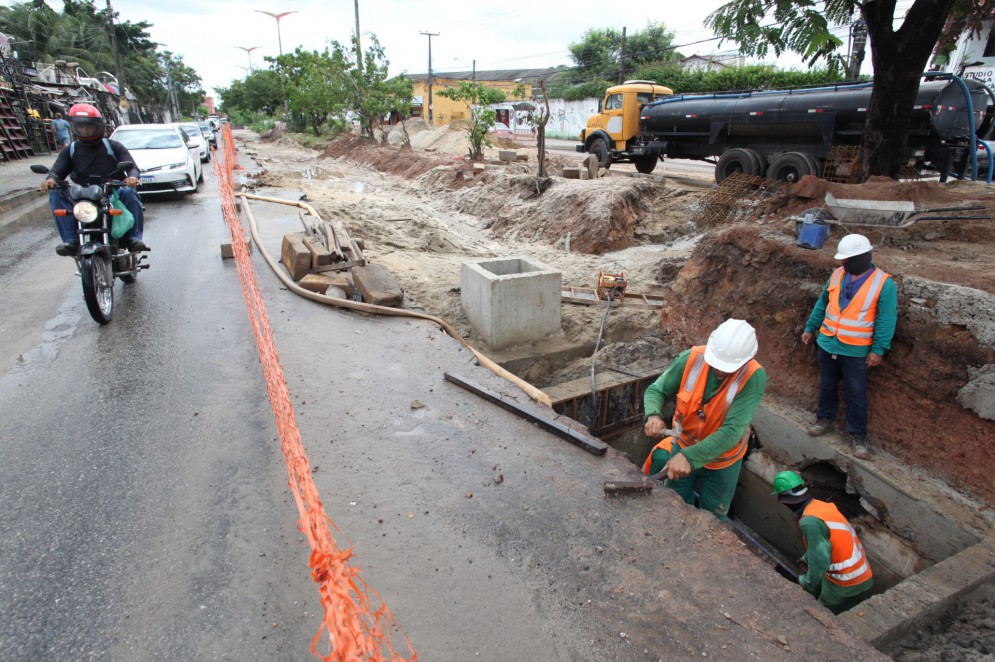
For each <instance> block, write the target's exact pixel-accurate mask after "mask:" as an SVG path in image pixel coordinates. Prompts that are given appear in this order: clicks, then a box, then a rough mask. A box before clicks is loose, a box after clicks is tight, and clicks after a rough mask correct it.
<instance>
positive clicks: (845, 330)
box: [820, 267, 889, 347]
mask: <svg viewBox="0 0 995 662" xmlns="http://www.w3.org/2000/svg"><path fill="white" fill-rule="evenodd" d="M844 273H846V272H845V271H844V269H843V267H839V268H837V269H836V271H834V272H833V275H832V276H831V277H830V278H829V304H828V305H827V306H826V316H825V318H824V319H823V320H822V328H821V329H820V331H821V332H822V333H823V334H825V335H827V336H836V337H837V338H839V341H840V342H842V343H845V344H847V345H863V346H867V347H870V346H871V344H873V342H874V320H875V319H877V316H878V297H880V296H881V288H882V287H884V282H885V280H887V279H888V278H889V276H888V274H886V273H885V272H884V271H882V270H881V269H878V268H877V267H874V270H873V271H872V272H871V274H870V275H869V276H868V277H867V280H865V281H864V283H863V285H861V286H860V289H858V290H857V294H856V295H855V296H854V297H853V299H851V300H850V303H849V304H847V306H846V309H845V310H843V311H841V310H840V290H841V289H842V288H843V275H844Z"/></svg>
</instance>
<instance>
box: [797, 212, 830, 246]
mask: <svg viewBox="0 0 995 662" xmlns="http://www.w3.org/2000/svg"><path fill="white" fill-rule="evenodd" d="M827 237H829V225H828V224H827V223H826V222H825V221H823V220H822V219H817V218H815V216H814V214H805V222H804V223H802V224H801V227H800V228H799V230H798V245H799V246H801V247H802V248H808V249H811V250H819V249H820V248H822V247H823V246H825V244H826V238H827Z"/></svg>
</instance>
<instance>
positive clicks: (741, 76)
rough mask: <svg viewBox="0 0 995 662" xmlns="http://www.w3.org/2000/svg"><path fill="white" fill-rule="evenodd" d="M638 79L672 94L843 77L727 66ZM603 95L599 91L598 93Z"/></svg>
mask: <svg viewBox="0 0 995 662" xmlns="http://www.w3.org/2000/svg"><path fill="white" fill-rule="evenodd" d="M635 75H636V77H637V78H639V79H642V80H655V81H657V82H658V83H659V84H660V85H666V86H667V87H669V88H670V89H672V90H673V91H674V92H675V93H676V94H689V93H696V92H720V91H726V90H775V89H783V88H787V87H805V86H807V85H824V84H827V83H837V82H839V81H841V80H843V76H842V75H841V74H840V73H839V72H837V71H833V70H831V69H812V70H809V71H796V70H790V71H784V70H781V69H778V68H777V67H774V66H771V65H750V66H746V67H727V68H725V69H719V70H717V71H688V70H686V69H682V68H681V67H679V66H674V65H669V66H659V67H645V68H643V69H639V70H638V71H637V72H636V73H635ZM602 93H603V92H602Z"/></svg>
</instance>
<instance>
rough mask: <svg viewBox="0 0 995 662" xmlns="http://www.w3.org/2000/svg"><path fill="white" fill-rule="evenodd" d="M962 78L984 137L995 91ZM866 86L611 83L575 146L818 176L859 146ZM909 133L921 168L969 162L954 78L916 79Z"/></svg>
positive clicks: (911, 157)
mask: <svg viewBox="0 0 995 662" xmlns="http://www.w3.org/2000/svg"><path fill="white" fill-rule="evenodd" d="M964 83H965V85H966V86H967V89H968V90H969V93H970V96H971V99H972V102H973V105H974V125H975V134H976V135H977V136H978V137H979V138H986V137H987V136H988V135H989V133H990V132H991V129H992V124H993V117H995V116H993V108H995V107H993V99H992V98H991V95H990V92H989V91H988V90H986V88H985V87H984V86H982V85H980V84H978V83H977V82H975V81H971V80H968V81H964ZM871 88H872V83H869V82H858V83H847V84H837V85H831V86H822V87H817V88H795V89H790V90H774V91H759V92H727V93H723V92H720V93H716V94H694V95H675V94H673V93H672V92H671V90H670V89H669V88H666V87H663V86H661V85H657V84H655V83H653V82H652V81H627V82H626V83H624V84H622V85H618V86H615V87H611V88H609V89H608V90H607V92H606V95H605V98H604V100H603V102H602V103H601V104H600V105H601V110H600V112H599V113H598V114H597V115H593V116H591V117H590V118H589V119H588V123H587V128H586V129H584V130H582V131H581V133H580V140H581V144H580V145H578V146H577V151H578V152H589V153H591V154H595V155H597V157H598V160H599V161H600V163H601V166H602V167H604V168H608V167H610V166H611V164H612V162H617V163H632V164H634V165H635V167H636V170H638V171H639V172H642V173H650V172H652V171H653V169H654V168H656V164H657V162H659V161H660V160H661V159H663V158H672V159H697V160H702V161H706V162H709V163H714V164H715V181H716V183H721V182H722V180H723V179H725V178H726V177H728V176H729V175H731V174H733V173H736V172H743V173H746V174H748V175H756V176H759V177H767V178H769V179H777V180H782V181H787V182H794V181H797V180H799V179H801V178H802V177H803V176H804V175H816V176H821V175H822V174H823V169H824V167H825V164H826V158H827V157H828V156H829V150H830V149H831V148H832V147H834V146H838V145H839V146H859V145H860V143H861V139H862V138H863V134H864V124H865V123H866V120H867V106H868V103H869V102H870V97H871ZM637 113H638V121H637V118H636V114H637ZM908 136H909V138H908V154H907V156H908V163H909V165H910V166H912V167H914V168H915V169H916V170H917V171H919V172H921V171H924V170H932V171H935V172H937V173H939V175H940V179H941V181H945V180H946V178H947V177H948V176H949V174H950V173H951V171H952V170H956V169H957V168H959V169H960V170H961V172H962V171H963V170H964V169H965V167H966V165H965V164H966V163H967V162H968V159H969V157H970V155H971V150H972V149H974V146H973V141H972V140H970V130H969V117H968V113H967V112H966V95H965V94H964V91H963V88H962V87H961V86H960V83H959V81H956V80H952V79H950V78H949V77H947V78H945V79H938V80H929V79H927V80H925V81H924V82H923V83H922V84H921V85H920V86H919V94H918V97H917V98H916V102H915V109H914V110H913V113H912V116H911V119H910V122H909V134H908Z"/></svg>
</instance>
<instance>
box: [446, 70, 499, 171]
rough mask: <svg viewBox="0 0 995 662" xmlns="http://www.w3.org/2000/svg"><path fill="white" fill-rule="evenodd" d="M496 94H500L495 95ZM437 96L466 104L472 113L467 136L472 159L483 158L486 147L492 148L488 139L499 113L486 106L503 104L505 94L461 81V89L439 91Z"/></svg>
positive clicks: (478, 84)
mask: <svg viewBox="0 0 995 662" xmlns="http://www.w3.org/2000/svg"><path fill="white" fill-rule="evenodd" d="M495 92H498V94H494V93H495ZM436 94H438V95H439V96H440V97H446V98H447V99H452V100H453V101H462V102H464V103H465V104H466V107H467V109H468V110H469V111H470V133H469V134H468V135H467V142H468V143H469V144H470V158H471V159H480V158H482V157H483V155H484V146H487V147H490V146H491V141H490V140H488V139H487V132H488V131H489V130H490V129H491V128H492V127H493V126H494V124H495V123H497V112H496V111H494V109H492V108H485V107H484V106H485V105H487V104H490V103H501V102H502V101H504V99H505V96H504V93H503V92H500V91H499V90H494V89H491V88H488V87H484V86H483V85H481V84H480V83H470V82H469V81H465V80H463V81H460V84H459V87H447V88H445V89H444V90H439V91H438V92H436ZM498 95H500V96H498Z"/></svg>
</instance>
